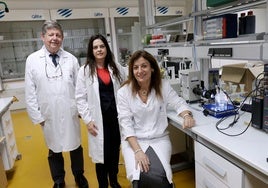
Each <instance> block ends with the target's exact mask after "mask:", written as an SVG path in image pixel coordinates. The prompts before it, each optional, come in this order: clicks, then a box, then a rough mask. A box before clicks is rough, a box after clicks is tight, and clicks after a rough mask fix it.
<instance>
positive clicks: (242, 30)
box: [239, 12, 246, 35]
mask: <svg viewBox="0 0 268 188" xmlns="http://www.w3.org/2000/svg"><path fill="white" fill-rule="evenodd" d="M245 18H246V13H244V12H242V13H241V14H240V17H239V35H244V34H245V29H246V28H245V26H246V24H245V23H246V21H245Z"/></svg>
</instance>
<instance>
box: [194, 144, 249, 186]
mask: <svg viewBox="0 0 268 188" xmlns="http://www.w3.org/2000/svg"><path fill="white" fill-rule="evenodd" d="M194 146H195V147H194V148H195V173H196V188H206V187H211V188H212V187H215V188H216V187H217V188H228V187H236V188H242V187H243V177H244V176H243V171H242V169H240V168H239V167H237V166H235V165H234V164H232V163H231V162H229V161H228V160H226V159H224V158H223V157H221V156H219V155H218V154H217V153H215V152H214V151H212V150H210V149H208V148H207V147H206V146H204V145H202V144H200V143H199V142H197V141H195V142H194Z"/></svg>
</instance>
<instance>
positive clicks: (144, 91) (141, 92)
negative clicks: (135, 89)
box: [140, 89, 148, 96]
mask: <svg viewBox="0 0 268 188" xmlns="http://www.w3.org/2000/svg"><path fill="white" fill-rule="evenodd" d="M140 94H141V95H142V96H147V94H148V91H146V90H145V89H142V90H140Z"/></svg>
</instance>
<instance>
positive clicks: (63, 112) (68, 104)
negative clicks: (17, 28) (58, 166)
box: [25, 46, 81, 152]
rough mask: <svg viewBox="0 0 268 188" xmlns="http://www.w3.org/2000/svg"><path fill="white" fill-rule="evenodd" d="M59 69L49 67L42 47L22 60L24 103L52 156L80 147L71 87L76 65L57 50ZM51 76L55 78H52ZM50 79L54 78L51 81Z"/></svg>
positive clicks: (73, 59)
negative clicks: (24, 64)
mask: <svg viewBox="0 0 268 188" xmlns="http://www.w3.org/2000/svg"><path fill="white" fill-rule="evenodd" d="M58 53H59V54H60V59H59V65H58V66H57V67H55V66H54V64H53V63H52V60H51V58H50V57H49V52H48V51H47V50H46V48H45V47H44V46H43V47H42V48H41V49H40V50H38V51H36V52H34V53H32V54H31V55H29V56H28V58H27V60H26V68H25V99H26V107H27V111H28V114H29V116H30V118H31V120H32V122H33V123H34V124H39V123H41V122H43V121H45V125H44V126H43V127H42V128H43V132H44V137H45V141H46V144H47V146H48V148H49V149H51V150H52V151H54V152H64V151H72V150H74V149H76V148H77V147H79V146H80V145H81V132H80V124H79V118H78V111H77V108H76V103H75V83H76V77H77V73H78V70H79V64H78V61H77V59H76V57H74V56H73V55H72V54H70V53H68V52H66V51H64V50H63V49H60V51H59V52H58ZM54 76H55V77H54ZM53 77H54V78H53Z"/></svg>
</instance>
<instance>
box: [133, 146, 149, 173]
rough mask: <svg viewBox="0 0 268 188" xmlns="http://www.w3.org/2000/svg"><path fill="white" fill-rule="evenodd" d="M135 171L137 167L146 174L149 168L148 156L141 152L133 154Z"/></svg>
mask: <svg viewBox="0 0 268 188" xmlns="http://www.w3.org/2000/svg"><path fill="white" fill-rule="evenodd" d="M134 155H135V160H136V169H137V167H138V165H139V167H140V169H141V171H142V172H148V171H149V167H150V161H149V158H148V156H147V155H146V154H145V153H144V152H143V151H142V150H141V149H139V150H137V151H136V152H135V153H134Z"/></svg>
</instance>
